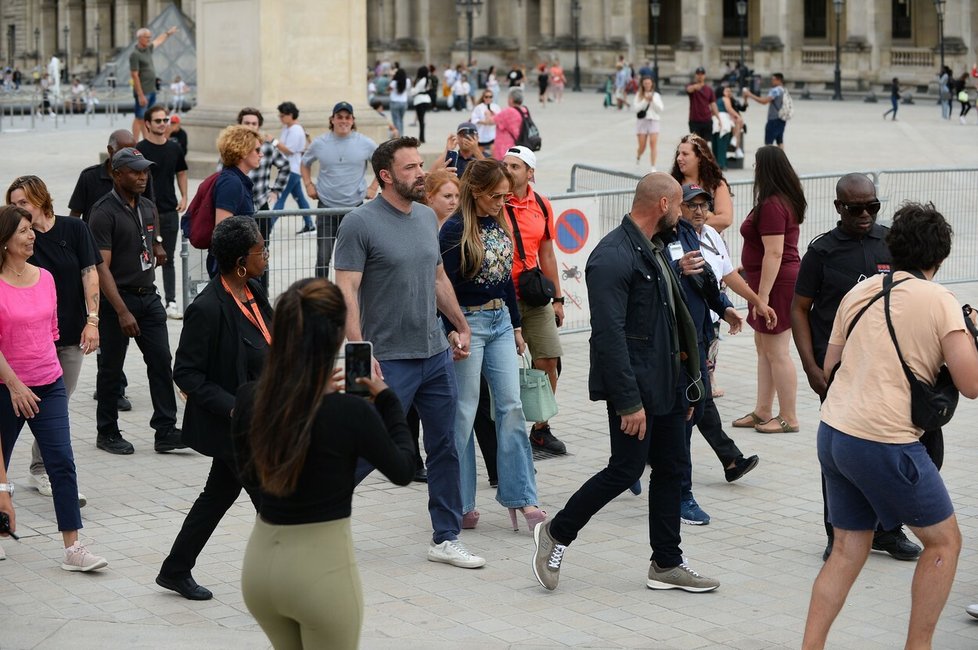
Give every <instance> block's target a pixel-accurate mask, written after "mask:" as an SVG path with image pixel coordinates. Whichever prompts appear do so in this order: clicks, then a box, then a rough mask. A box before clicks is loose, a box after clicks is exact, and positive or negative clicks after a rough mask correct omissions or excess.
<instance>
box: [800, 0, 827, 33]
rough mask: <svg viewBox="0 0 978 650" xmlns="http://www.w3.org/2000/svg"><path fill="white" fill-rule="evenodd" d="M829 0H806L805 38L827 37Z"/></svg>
mask: <svg viewBox="0 0 978 650" xmlns="http://www.w3.org/2000/svg"><path fill="white" fill-rule="evenodd" d="M828 1H829V0H805V38H827V37H828V35H829V30H828V15H829V8H828Z"/></svg>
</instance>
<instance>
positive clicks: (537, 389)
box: [520, 354, 557, 422]
mask: <svg viewBox="0 0 978 650" xmlns="http://www.w3.org/2000/svg"><path fill="white" fill-rule="evenodd" d="M520 400H522V402H523V417H524V418H526V421H527V422H546V421H547V420H549V419H550V418H552V417H553V416H555V415H557V398H555V397H554V392H553V389H552V388H551V387H550V377H548V376H547V373H546V372H544V371H543V370H537V369H536V368H532V367H530V358H529V356H528V355H526V354H524V355H523V367H521V368H520Z"/></svg>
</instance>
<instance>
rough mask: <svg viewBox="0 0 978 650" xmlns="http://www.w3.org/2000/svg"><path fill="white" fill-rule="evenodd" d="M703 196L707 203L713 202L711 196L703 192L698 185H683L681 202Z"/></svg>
mask: <svg viewBox="0 0 978 650" xmlns="http://www.w3.org/2000/svg"><path fill="white" fill-rule="evenodd" d="M700 195H702V196H705V197H706V200H707V201H712V200H713V195H712V194H710V193H709V192H707V191H706V190H704V189H703V188H702V187H700V186H699V185H693V184H692V183H687V184H686V185H683V202H684V203H685V202H688V201H691V200H693V199H695V198H696V197H697V196H700Z"/></svg>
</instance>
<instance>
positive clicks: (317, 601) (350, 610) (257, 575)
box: [241, 517, 363, 650]
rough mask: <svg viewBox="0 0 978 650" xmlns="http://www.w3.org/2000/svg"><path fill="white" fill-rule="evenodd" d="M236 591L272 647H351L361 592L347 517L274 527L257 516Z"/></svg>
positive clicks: (360, 618) (360, 616)
mask: <svg viewBox="0 0 978 650" xmlns="http://www.w3.org/2000/svg"><path fill="white" fill-rule="evenodd" d="M241 593H242V594H243V595H244V601H245V605H247V606H248V611H250V612H251V614H252V616H254V617H255V620H257V621H258V624H259V625H261V628H262V630H264V632H265V635H266V636H268V639H269V641H271V642H272V646H273V647H274V648H275V650H291V649H292V648H295V649H297V650H299V649H301V648H331V649H335V650H341V649H344V648H356V647H357V644H358V643H359V640H360V625H361V623H362V621H363V594H362V592H361V589H360V574H359V572H358V571H357V564H356V559H355V558H354V554H353V537H352V535H351V533H350V519H349V518H346V519H338V520H336V521H327V522H322V523H315V524H299V525H295V526H278V525H274V524H269V523H267V522H265V521H262V519H261V517H258V518H257V519H256V521H255V528H254V530H252V531H251V537H250V539H249V540H248V547H247V548H246V549H245V556H244V565H243V567H242V572H241Z"/></svg>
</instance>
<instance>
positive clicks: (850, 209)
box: [839, 200, 882, 219]
mask: <svg viewBox="0 0 978 650" xmlns="http://www.w3.org/2000/svg"><path fill="white" fill-rule="evenodd" d="M839 205H840V206H841V207H842V209H843V210H845V211H846V213H847V214H848V215H849V216H850V217H852V218H853V219H855V218H856V217H858V216H859V215H861V214H862V213H863V212H868V213H869V214H870V216H874V215H876V214H877V213H879V211H880V208H881V207H882V205H881V204H880V202H879V201H878V200H877V201H870V202H869V203H843V202H842V201H839Z"/></svg>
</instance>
